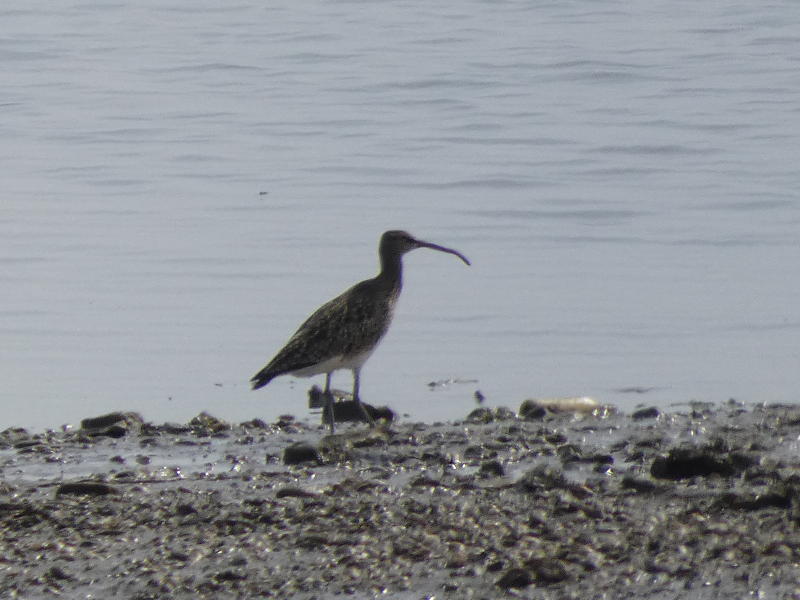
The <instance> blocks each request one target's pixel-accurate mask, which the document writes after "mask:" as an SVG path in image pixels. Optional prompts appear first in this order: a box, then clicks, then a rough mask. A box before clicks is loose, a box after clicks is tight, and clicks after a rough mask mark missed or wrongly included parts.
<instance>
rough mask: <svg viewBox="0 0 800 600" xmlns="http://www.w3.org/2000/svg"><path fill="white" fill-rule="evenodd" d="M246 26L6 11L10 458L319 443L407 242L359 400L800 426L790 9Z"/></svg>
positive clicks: (654, 7) (364, 10) (638, 10)
mask: <svg viewBox="0 0 800 600" xmlns="http://www.w3.org/2000/svg"><path fill="white" fill-rule="evenodd" d="M127 4H131V6H127ZM223 4H224V6H222V7H221V6H220V3H217V2H204V1H195V2H191V3H187V2H183V1H177V0H175V1H172V2H170V1H169V0H166V1H165V0H158V1H157V2H156V1H151V2H148V1H144V2H137V3H121V2H75V3H55V4H54V3H52V2H35V1H31V0H25V1H24V2H23V1H21V0H7V1H6V2H4V3H3V4H2V7H0V81H2V91H0V111H1V112H0V164H1V165H2V178H1V179H0V266H1V267H2V270H1V271H0V273H1V274H0V279H1V280H2V288H1V291H2V295H1V297H0V377H2V391H1V392H0V394H2V396H1V397H2V402H0V429H2V428H4V427H6V426H10V425H23V426H29V427H49V426H57V425H59V424H62V423H68V422H71V423H74V422H76V421H77V420H79V419H80V418H82V417H85V416H89V415H94V414H98V413H101V412H105V411H109V410H114V409H133V410H139V411H141V412H142V413H143V414H144V416H145V417H146V418H148V419H152V420H157V421H163V420H186V419H188V418H190V417H191V416H193V415H195V414H196V413H198V412H199V411H201V410H209V411H211V412H212V413H214V414H216V415H218V416H220V417H223V418H226V419H231V420H238V419H245V418H252V417H255V416H259V417H262V418H265V419H272V418H274V417H275V416H276V415H278V414H280V413H285V412H292V413H294V414H297V415H300V416H306V415H307V409H306V404H305V403H306V399H305V391H306V389H307V388H308V386H309V385H310V383H311V382H310V381H309V380H298V381H293V380H292V379H291V378H282V379H278V380H276V381H275V382H273V383H272V384H270V386H269V387H267V388H265V389H264V390H260V391H259V392H250V391H249V389H248V385H247V380H248V379H249V377H250V376H251V375H252V374H253V373H254V372H255V371H256V370H258V369H259V368H260V367H261V366H262V365H263V364H264V362H265V361H266V360H267V359H269V358H270V357H271V355H272V354H273V353H274V351H275V350H277V349H278V348H279V347H280V346H281V345H282V344H283V343H284V341H285V340H286V339H287V338H288V336H289V335H290V334H291V333H292V332H293V331H294V329H295V327H296V326H297V325H298V324H299V323H300V322H301V321H302V320H303V319H304V318H305V317H306V316H307V315H308V314H309V313H310V312H311V311H312V310H313V309H314V308H316V307H317V306H318V305H319V304H321V303H322V302H323V301H325V300H327V299H328V298H330V297H332V296H333V295H335V294H337V293H339V292H340V291H342V290H343V289H345V288H346V287H348V286H349V285H351V284H352V283H354V282H356V281H358V280H360V279H363V278H366V277H368V276H371V275H372V274H374V272H375V271H376V269H377V262H376V261H377V257H376V246H377V240H378V237H379V235H380V233H381V232H382V231H384V230H385V229H393V228H405V229H408V230H409V231H411V232H412V233H414V234H416V235H418V236H419V237H422V238H424V239H429V240H431V241H435V242H438V243H441V244H445V245H450V246H453V247H456V248H458V249H459V250H461V251H462V252H464V253H465V254H466V255H467V256H469V257H470V258H471V259H472V261H473V263H474V264H473V266H472V267H470V268H467V267H465V266H464V265H463V264H461V263H460V262H459V261H458V260H457V259H455V258H454V257H452V256H448V255H444V254H439V253H434V252H429V251H423V250H420V251H417V252H415V253H413V254H411V255H409V256H408V257H407V260H406V267H407V273H406V285H405V290H404V294H403V298H402V300H401V305H400V308H399V312H398V314H397V318H396V320H395V322H394V325H393V328H392V330H391V332H390V334H389V335H388V336H387V338H386V339H385V340H384V343H383V345H382V346H381V348H380V349H379V351H378V352H377V353H376V354H375V355H374V356H373V357H372V359H371V360H370V362H369V363H368V364H367V367H366V368H365V370H364V374H363V382H362V391H363V395H364V398H365V399H366V400H367V401H371V402H375V403H377V404H388V405H390V406H392V407H394V408H395V409H397V410H399V411H400V412H406V413H408V414H409V415H410V418H414V419H424V420H433V419H452V418H458V417H461V416H463V415H464V414H466V412H467V411H468V410H469V409H470V408H471V407H472V406H473V405H474V401H473V399H472V396H473V393H474V392H475V390H476V389H480V390H481V391H482V393H483V394H484V395H485V396H486V397H487V401H488V402H489V403H491V404H506V405H510V406H516V405H518V403H519V402H520V401H521V400H522V399H524V398H526V397H530V396H559V395H584V394H587V395H592V396H594V397H596V398H598V399H599V400H602V401H606V402H612V403H616V404H619V405H621V406H622V407H623V408H625V409H629V408H630V407H633V406H634V405H635V404H637V403H639V402H644V403H647V404H656V405H660V406H669V405H670V404H673V403H679V402H686V401H688V400H690V399H700V400H710V401H723V400H726V399H728V398H729V397H735V398H738V399H740V400H744V401H748V402H757V401H784V402H793V401H797V400H798V398H800V395H799V394H798V388H800V368H798V358H799V356H800V303H799V302H798V297H799V296H800V278H799V277H798V275H800V270H798V264H800V243H799V242H798V232H799V231H800V198H799V197H798V194H799V192H798V190H800V169H798V161H797V156H798V153H799V152H800V143H798V142H799V141H800V60H798V58H797V47H798V42H800V33H799V32H800V30H799V29H798V27H797V14H798V13H797V6H796V3H795V2H793V1H790V0H786V1H784V2H768V3H754V2H745V1H732V0H729V1H724V0H723V1H720V2H714V3H704V4H701V5H698V4H697V3H695V2H680V1H678V2H674V1H673V2H653V3H630V2H623V1H620V2H603V3H597V2H592V1H590V0H575V1H569V0H559V1H558V2H531V1H505V2H502V1H501V2H481V1H469V0H464V1H460V2H452V3H434V4H431V3H430V2H422V1H419V2H417V1H409V2H313V1H309V2H301V3H297V2H285V3H280V2H271V3H268V4H269V6H268V7H265V6H263V3H260V2H253V1H251V0H245V1H243V2H239V3H230V4H228V3H223ZM447 378H461V379H466V380H477V382H467V383H461V384H454V385H451V386H448V387H446V388H445V389H443V390H437V391H430V390H429V389H428V385H427V384H428V382H430V381H433V380H440V379H447ZM336 384H337V386H338V387H345V388H346V387H348V386H349V375H348V374H347V373H342V374H341V375H339V376H337V378H336ZM627 388H642V389H649V388H652V389H651V390H650V391H649V392H647V393H646V394H636V393H631V392H630V391H627V392H626V391H625V390H626V389H627Z"/></svg>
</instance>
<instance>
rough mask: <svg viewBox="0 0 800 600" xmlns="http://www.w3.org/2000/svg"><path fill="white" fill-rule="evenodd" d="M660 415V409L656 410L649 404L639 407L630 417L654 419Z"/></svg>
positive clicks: (639, 419)
mask: <svg viewBox="0 0 800 600" xmlns="http://www.w3.org/2000/svg"><path fill="white" fill-rule="evenodd" d="M660 416H661V411H660V410H658V409H657V408H656V407H655V406H650V407H648V408H640V409H639V410H637V411H636V412H634V413H633V414H632V415H631V419H633V420H634V421H643V420H644V419H656V418H658V417H660Z"/></svg>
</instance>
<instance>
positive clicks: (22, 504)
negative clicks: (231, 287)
mask: <svg viewBox="0 0 800 600" xmlns="http://www.w3.org/2000/svg"><path fill="white" fill-rule="evenodd" d="M523 414H525V415H527V416H528V419H527V420H526V419H521V418H519V417H518V416H517V414H515V413H514V412H513V411H511V410H508V409H500V410H498V409H484V408H481V409H479V412H478V413H475V414H472V415H470V416H469V417H468V418H465V420H464V421H462V422H454V423H435V424H424V423H400V424H397V423H395V424H392V425H391V426H390V427H386V428H378V429H369V428H367V427H365V426H363V425H353V426H345V427H342V428H341V429H342V430H343V433H340V434H337V435H334V436H330V435H327V429H325V428H323V427H322V426H318V425H310V424H308V423H304V422H298V421H296V420H295V419H293V418H292V417H291V416H285V417H281V418H280V419H279V420H278V421H277V422H275V423H265V422H263V421H261V420H259V419H253V420H252V421H248V422H247V423H242V424H238V425H237V424H230V423H226V422H224V421H221V420H219V419H216V418H214V417H213V416H211V415H208V414H206V413H202V414H200V415H198V416H197V417H195V418H194V419H192V420H191V421H190V422H189V423H187V424H174V423H168V424H163V425H153V424H151V423H147V422H145V421H144V420H143V419H141V417H139V416H138V415H136V414H135V413H113V414H112V415H102V416H101V417H94V418H91V419H85V420H84V421H83V427H82V428H81V429H78V430H74V431H72V430H67V431H48V432H44V433H30V432H28V431H25V430H23V429H19V428H9V429H6V430H5V431H3V432H0V473H2V483H0V542H1V543H0V546H1V547H2V556H0V596H1V597H3V598H15V597H18V598H40V597H45V598H46V597H51V596H52V597H55V596H61V597H69V598H77V597H95V598H102V597H119V598H135V599H139V600H143V599H147V598H153V599H155V598H159V599H165V598H166V599H169V598H175V599H184V598H185V599H188V598H254V597H259V598H298V599H312V598H329V597H333V596H351V597H357V598H369V597H382V598H400V599H404V600H405V599H414V600H417V599H421V598H434V597H436V598H476V599H477V598H481V599H482V598H486V599H492V598H498V597H520V598H543V599H549V598H553V599H566V598H576V599H578V598H580V599H592V598H597V599H600V598H619V597H637V598H658V599H662V598H687V599H688V598H692V599H694V598H700V599H703V598H709V599H710V598H726V599H728V598H741V597H746V596H752V597H764V598H800V565H798V563H800V530H799V529H798V524H799V520H800V458H798V456H799V454H798V449H799V448H798V445H799V443H798V438H799V437H800V407H798V406H762V405H759V406H750V407H746V406H743V405H741V404H738V403H736V402H733V401H731V402H729V403H727V404H724V405H709V404H701V403H694V404H689V405H685V406H682V407H678V409H676V410H673V411H672V412H665V411H663V410H650V409H643V410H638V411H636V412H635V413H634V414H633V415H625V414H621V413H617V412H615V411H613V410H609V407H601V408H598V409H596V410H593V411H592V412H585V411H582V412H579V413H571V412H552V411H550V410H549V409H548V410H546V411H544V412H543V411H541V410H532V409H531V406H530V405H528V407H527V408H526V410H525V411H523Z"/></svg>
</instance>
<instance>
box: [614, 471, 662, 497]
mask: <svg viewBox="0 0 800 600" xmlns="http://www.w3.org/2000/svg"><path fill="white" fill-rule="evenodd" d="M621 485H622V488H623V489H626V490H634V491H636V492H639V493H640V494H643V493H648V492H654V491H656V489H657V486H656V484H655V483H653V482H652V481H648V480H647V479H639V478H638V477H633V476H631V475H626V476H625V477H623V478H622V484H621Z"/></svg>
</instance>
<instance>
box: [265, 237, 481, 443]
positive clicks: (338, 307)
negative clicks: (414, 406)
mask: <svg viewBox="0 0 800 600" xmlns="http://www.w3.org/2000/svg"><path fill="white" fill-rule="evenodd" d="M416 248H430V249H431V250H438V251H439V252H447V253H449V254H455V255H456V256H457V257H459V258H460V259H461V260H463V261H464V262H465V263H466V264H470V262H469V260H467V258H466V257H465V256H464V255H463V254H461V253H460V252H458V251H456V250H453V249H451V248H445V247H444V246H439V245H438V244H432V243H430V242H424V241H422V240H418V239H416V238H415V237H413V236H412V235H411V234H409V233H406V232H405V231H387V232H386V233H384V234H383V235H382V236H381V241H380V246H379V249H378V254H379V255H380V261H381V271H380V273H378V275H377V276H376V277H373V278H372V279H367V280H365V281H362V282H361V283H357V284H356V285H354V286H353V287H351V288H350V289H349V290H347V291H346V292H344V293H343V294H341V295H340V296H337V297H336V298H334V299H333V300H331V301H329V302H327V303H325V304H323V305H322V306H320V307H319V308H318V309H317V310H316V311H315V312H314V313H313V314H312V315H311V316H310V317H308V319H306V321H305V322H304V323H303V324H302V325H300V328H299V329H298V330H297V331H296V332H295V333H294V335H293V336H292V337H291V338H290V339H289V341H288V342H287V343H286V345H285V346H284V347H283V348H282V349H281V350H280V351H279V352H278V353H277V354H276V355H275V357H274V358H273V359H272V360H271V361H269V363H268V364H267V366H265V367H264V368H263V369H261V370H260V371H259V372H258V373H256V374H255V375H254V376H253V378H252V379H251V380H250V383H251V384H252V386H253V389H254V390H257V389H258V388H261V387H264V386H265V385H267V384H268V383H269V382H270V381H272V380H273V379H274V378H276V377H278V376H280V375H294V376H295V377H311V376H313V375H319V374H321V373H325V391H324V396H325V411H326V412H327V414H328V419H329V423H330V428H331V433H333V431H334V422H333V421H334V419H333V394H332V393H331V374H332V373H333V372H334V371H337V370H339V369H349V370H350V371H352V372H353V401H354V402H355V404H356V406H358V407H359V409H360V410H361V412H362V414H363V415H364V417H365V418H366V419H367V421H369V422H370V423H371V424H373V425H374V424H375V421H374V420H373V418H372V415H370V414H369V412H368V411H367V410H366V409H365V408H364V406H363V405H362V404H361V398H360V397H359V395H358V392H359V383H360V382H359V378H360V374H361V367H362V366H364V363H365V362H366V361H367V359H368V358H369V357H370V355H371V354H372V353H373V352H374V351H375V348H376V347H377V346H378V343H379V342H380V341H381V339H382V338H383V336H384V335H385V334H386V332H387V331H388V329H389V325H390V324H391V322H392V316H393V314H394V308H395V306H396V305H397V298H398V297H399V296H400V290H401V289H402V287H403V260H402V259H403V255H404V254H405V253H406V252H410V251H411V250H415V249H416Z"/></svg>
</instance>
